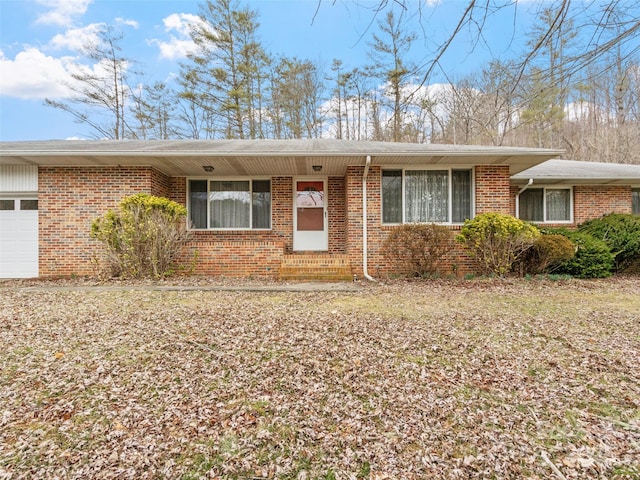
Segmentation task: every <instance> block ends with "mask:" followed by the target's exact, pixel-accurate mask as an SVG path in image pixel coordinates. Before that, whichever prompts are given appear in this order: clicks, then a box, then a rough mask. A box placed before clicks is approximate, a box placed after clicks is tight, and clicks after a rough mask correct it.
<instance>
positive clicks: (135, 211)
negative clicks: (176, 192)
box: [91, 194, 190, 278]
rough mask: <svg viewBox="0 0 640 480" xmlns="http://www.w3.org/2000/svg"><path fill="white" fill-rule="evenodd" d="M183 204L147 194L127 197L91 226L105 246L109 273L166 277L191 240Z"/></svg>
mask: <svg viewBox="0 0 640 480" xmlns="http://www.w3.org/2000/svg"><path fill="white" fill-rule="evenodd" d="M186 215H187V211H186V209H185V207H183V206H182V205H180V204H178V203H176V202H173V201H171V200H168V199H166V198H162V197H154V196H151V195H147V194H138V195H132V196H130V197H126V198H124V199H123V200H122V201H121V202H120V204H119V206H118V210H117V211H113V210H110V211H109V212H107V213H106V214H105V215H104V216H103V217H101V218H98V219H96V220H95V221H94V222H93V224H92V225H91V236H92V237H94V238H96V239H98V240H100V241H102V243H103V244H104V246H105V254H104V260H105V270H106V273H107V274H108V275H110V276H121V277H128V278H137V277H147V276H154V277H158V276H165V275H169V274H171V273H173V267H174V261H175V259H176V257H177V255H178V253H179V251H180V249H181V248H182V246H183V245H184V244H185V243H186V242H187V241H188V240H189V238H190V232H189V231H188V230H187V228H186Z"/></svg>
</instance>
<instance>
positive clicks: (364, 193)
mask: <svg viewBox="0 0 640 480" xmlns="http://www.w3.org/2000/svg"><path fill="white" fill-rule="evenodd" d="M370 166H371V155H367V160H366V162H365V164H364V173H363V174H362V275H363V276H364V278H366V279H367V280H370V281H372V282H375V281H376V280H375V279H374V278H373V277H372V276H371V275H369V271H368V267H367V264H368V263H369V261H368V255H367V249H368V242H367V177H368V176H369V167H370Z"/></svg>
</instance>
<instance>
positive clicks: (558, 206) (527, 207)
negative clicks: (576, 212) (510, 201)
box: [518, 188, 572, 223]
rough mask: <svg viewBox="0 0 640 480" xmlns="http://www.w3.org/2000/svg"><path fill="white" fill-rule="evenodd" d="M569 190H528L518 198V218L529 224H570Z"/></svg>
mask: <svg viewBox="0 0 640 480" xmlns="http://www.w3.org/2000/svg"><path fill="white" fill-rule="evenodd" d="M571 208H572V202H571V189H570V188H528V189H526V190H525V191H524V192H522V193H521V194H520V196H519V197H518V217H519V218H520V219H521V220H527V221H529V222H540V223H544V222H558V223H566V222H571Z"/></svg>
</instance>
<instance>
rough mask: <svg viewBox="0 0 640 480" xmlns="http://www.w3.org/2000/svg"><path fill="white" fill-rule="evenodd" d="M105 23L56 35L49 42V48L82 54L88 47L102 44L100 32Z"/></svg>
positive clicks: (93, 24)
mask: <svg viewBox="0 0 640 480" xmlns="http://www.w3.org/2000/svg"><path fill="white" fill-rule="evenodd" d="M102 28H104V24H103V23H92V24H89V25H87V26H85V27H80V28H71V29H69V30H67V31H66V32H64V33H59V34H57V35H55V36H54V37H53V38H52V39H51V41H50V42H49V46H50V47H53V48H54V49H56V50H62V49H68V50H72V51H74V52H82V51H83V50H84V49H85V48H86V46H87V45H97V44H98V43H100V35H99V33H100V30H101V29H102Z"/></svg>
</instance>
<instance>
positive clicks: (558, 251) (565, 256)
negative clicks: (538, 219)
mask: <svg viewBox="0 0 640 480" xmlns="http://www.w3.org/2000/svg"><path fill="white" fill-rule="evenodd" d="M575 253H576V246H575V245H574V243H573V242H572V241H571V240H569V238H567V237H566V236H564V235H560V234H546V235H544V234H543V235H540V236H539V237H537V238H536V239H535V240H534V241H533V245H532V246H531V248H530V249H528V250H527V251H526V252H525V253H524V254H523V256H522V260H521V266H520V270H521V273H522V274H538V273H552V272H553V271H555V270H556V269H557V268H558V267H559V266H560V265H561V264H563V263H565V262H568V261H569V260H571V259H572V258H573V256H574V255H575Z"/></svg>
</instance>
